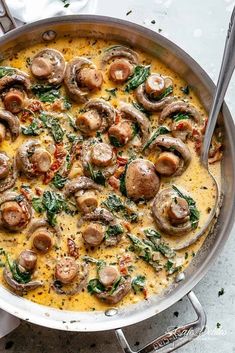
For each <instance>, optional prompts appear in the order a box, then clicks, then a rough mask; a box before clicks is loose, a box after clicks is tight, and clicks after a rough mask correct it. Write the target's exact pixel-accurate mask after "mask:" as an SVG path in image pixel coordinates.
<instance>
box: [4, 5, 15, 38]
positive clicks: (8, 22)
mask: <svg viewBox="0 0 235 353" xmlns="http://www.w3.org/2000/svg"><path fill="white" fill-rule="evenodd" d="M0 27H1V29H2V31H3V33H7V32H9V31H11V30H12V29H14V28H16V27H17V26H16V23H15V20H14V18H13V17H12V15H11V13H10V11H9V9H8V6H7V4H6V2H5V0H0Z"/></svg>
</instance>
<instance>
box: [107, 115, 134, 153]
mask: <svg viewBox="0 0 235 353" xmlns="http://www.w3.org/2000/svg"><path fill="white" fill-rule="evenodd" d="M108 134H109V140H110V142H111V144H112V145H113V146H115V147H121V146H124V145H126V144H127V143H128V142H129V141H130V140H131V139H132V138H133V123H132V122H130V121H128V120H121V121H120V122H119V123H117V124H115V125H112V126H111V127H110V128H109V131H108Z"/></svg>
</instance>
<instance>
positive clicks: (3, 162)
mask: <svg viewBox="0 0 235 353" xmlns="http://www.w3.org/2000/svg"><path fill="white" fill-rule="evenodd" d="M16 178H17V172H16V165H15V160H13V162H12V163H11V161H10V158H9V157H8V156H7V154H6V153H5V152H0V192H3V191H5V190H7V189H10V188H11V187H12V186H13V185H14V184H15V182H16Z"/></svg>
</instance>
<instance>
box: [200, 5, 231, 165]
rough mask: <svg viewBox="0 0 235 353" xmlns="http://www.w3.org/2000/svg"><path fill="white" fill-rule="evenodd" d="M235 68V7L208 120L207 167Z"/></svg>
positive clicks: (204, 147) (204, 156) (204, 161)
mask: <svg viewBox="0 0 235 353" xmlns="http://www.w3.org/2000/svg"><path fill="white" fill-rule="evenodd" d="M234 68H235V7H234V9H233V12H232V15H231V19H230V23H229V28H228V33H227V38H226V42H225V48H224V54H223V60H222V64H221V68H220V73H219V78H218V82H217V87H216V90H215V94H214V98H213V103H212V107H211V111H210V114H209V118H208V124H207V128H206V132H205V136H204V141H203V145H202V150H201V162H202V164H203V165H204V166H205V167H207V165H208V153H209V148H210V143H211V139H212V135H213V132H214V129H215V125H216V121H217V118H218V115H219V112H220V109H221V106H222V104H223V101H224V96H225V93H226V91H227V88H228V84H229V82H230V79H231V76H232V74H233V71H234Z"/></svg>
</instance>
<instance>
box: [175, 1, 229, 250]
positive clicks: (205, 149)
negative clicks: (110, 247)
mask: <svg viewBox="0 0 235 353" xmlns="http://www.w3.org/2000/svg"><path fill="white" fill-rule="evenodd" d="M234 68H235V7H234V9H233V12H232V15H231V19H230V22H229V28H228V33H227V38H226V42H225V48H224V54H223V59H222V64H221V68H220V73H219V78H218V82H217V87H216V90H215V93H214V97H213V102H212V107H211V110H210V114H209V118H208V123H207V127H206V131H205V135H204V140H203V145H202V149H201V156H200V161H201V164H202V165H203V167H204V168H205V172H206V173H208V175H209V176H210V178H211V179H212V181H213V183H214V186H215V191H216V196H215V203H214V206H213V208H212V210H211V212H210V215H209V217H208V220H207V222H206V223H205V224H204V226H203V227H202V228H201V229H200V231H199V232H198V233H196V234H195V235H194V236H193V237H192V238H191V239H189V240H186V241H185V242H182V243H180V244H179V245H176V246H175V248H174V249H175V250H180V249H184V248H186V247H188V246H189V245H191V244H193V243H195V241H197V240H198V239H199V238H200V237H201V236H202V235H203V234H204V233H205V231H206V230H207V229H208V227H209V225H210V224H211V222H212V220H213V219H214V217H215V214H216V211H217V210H218V207H219V203H220V199H221V195H220V190H219V185H218V183H217V181H216V179H215V178H214V176H213V175H212V174H211V173H210V170H209V168H208V155H209V149H210V144H211V139H212V136H213V133H214V129H215V125H216V122H217V118H218V115H219V113H220V110H221V106H222V104H223V101H224V96H225V94H226V92H227V88H228V84H229V82H230V80H231V77H232V74H233V71H234Z"/></svg>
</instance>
